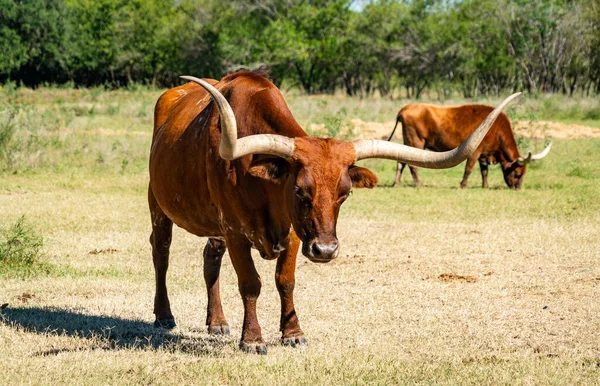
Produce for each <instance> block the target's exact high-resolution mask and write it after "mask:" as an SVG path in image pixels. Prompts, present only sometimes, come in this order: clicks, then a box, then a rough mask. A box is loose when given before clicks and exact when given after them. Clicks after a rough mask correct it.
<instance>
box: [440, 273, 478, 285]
mask: <svg viewBox="0 0 600 386" xmlns="http://www.w3.org/2000/svg"><path fill="white" fill-rule="evenodd" d="M438 280H439V281H441V282H443V283H451V282H456V281H464V282H467V283H477V278H476V277H474V276H462V275H457V274H455V273H442V274H441V275H440V276H438Z"/></svg>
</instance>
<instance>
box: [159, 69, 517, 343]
mask: <svg viewBox="0 0 600 386" xmlns="http://www.w3.org/2000/svg"><path fill="white" fill-rule="evenodd" d="M185 78H186V79H189V80H192V81H193V82H194V83H187V84H185V85H183V86H180V87H176V88H173V89H171V90H168V91H166V92H165V93H164V94H163V95H162V96H161V97H160V98H159V100H158V102H157V104H156V109H155V116H154V120H155V121H154V135H153V138H152V148H151V152H150V186H149V190H148V201H149V205H150V213H151V218H152V235H151V237H150V242H151V244H152V258H153V261H154V269H155V274H156V296H155V299H154V313H155V315H156V322H155V325H156V326H157V327H164V328H172V327H174V326H175V321H174V318H173V314H172V313H171V307H170V304H169V298H168V295H167V287H166V273H167V268H168V263H169V247H170V244H171V235H172V228H173V223H175V224H177V225H178V226H180V227H182V228H184V229H185V230H187V231H189V232H191V233H193V234H195V235H197V236H204V237H208V242H207V243H206V247H205V249H204V279H205V281H206V287H207V290H208V310H207V318H206V324H207V325H208V331H209V333H213V334H227V333H229V326H228V323H227V321H226V319H225V316H224V315H223V309H222V307H221V299H220V296H219V271H220V268H221V258H222V256H223V254H224V253H225V249H226V248H228V249H229V254H230V256H231V261H232V263H233V267H234V269H235V271H236V274H237V277H238V284H239V290H240V293H241V295H242V301H243V304H244V322H243V327H242V338H241V342H240V348H242V349H243V350H245V351H251V352H258V353H265V352H266V345H265V342H264V341H263V339H262V336H261V330H260V326H259V324H258V320H257V317H256V302H257V299H258V296H259V294H260V288H261V279H260V276H259V274H258V272H257V271H256V269H255V267H254V262H253V261H252V257H251V254H250V250H251V248H256V249H258V251H259V252H260V254H261V256H262V257H263V258H265V259H277V268H276V272H275V282H276V286H277V289H278V291H279V294H280V298H281V323H280V329H281V332H282V342H283V344H286V345H291V346H296V345H298V344H304V343H306V339H305V338H304V334H303V332H302V330H301V329H300V325H299V322H298V318H297V316H296V311H295V309H294V301H293V291H294V275H295V267H296V254H297V252H298V249H299V247H300V242H301V241H302V254H303V255H305V256H306V257H308V258H309V259H310V260H311V261H314V262H328V261H330V260H332V259H334V258H335V257H336V256H337V254H338V239H337V236H336V222H337V218H338V212H339V209H340V206H341V204H342V203H343V202H344V200H346V198H347V197H348V195H349V194H350V192H351V190H352V188H353V187H356V188H362V187H367V188H372V187H374V186H375V185H376V184H377V177H376V176H375V175H374V174H373V173H372V172H371V171H370V170H368V169H365V168H362V167H358V166H356V165H355V163H356V161H358V160H361V159H365V158H387V159H394V160H400V161H402V162H408V163H410V164H415V165H418V166H422V167H429V168H446V167H452V166H454V165H456V164H458V163H460V162H462V161H463V160H464V159H466V158H467V157H468V156H469V155H470V153H471V152H472V151H474V150H475V149H476V148H477V146H478V145H479V142H480V141H481V140H482V139H483V137H484V136H485V133H486V132H487V130H488V129H489V127H490V126H491V124H492V123H493V121H494V119H495V118H496V117H497V116H498V114H499V113H500V110H501V109H502V108H503V107H504V106H505V105H506V104H507V103H508V102H509V101H510V100H511V99H512V98H514V97H515V96H516V95H517V94H515V95H513V96H512V97H510V98H509V99H507V100H506V101H505V102H504V103H503V104H502V105H501V106H500V107H499V108H498V109H497V110H496V111H494V113H493V114H491V115H490V117H489V118H488V119H486V120H485V122H484V123H482V125H481V127H480V129H479V130H477V131H476V132H475V133H474V134H473V135H472V136H471V137H470V138H469V139H468V140H467V141H466V142H465V143H464V144H462V145H461V146H459V147H458V148H457V149H454V150H452V151H449V152H446V153H431V152H426V151H423V150H417V149H413V148H410V147H407V146H404V145H399V144H395V143H390V142H386V141H377V140H363V141H357V142H347V141H340V140H336V139H331V138H330V139H321V138H315V137H311V136H308V135H307V134H306V133H305V132H304V131H303V130H302V128H301V127H300V126H299V125H298V123H297V122H296V121H295V120H294V118H293V117H292V114H291V113H290V111H289V109H288V107H287V105H286V103H285V101H284V100H283V97H282V95H281V93H280V91H279V90H278V89H277V88H276V87H275V86H274V85H273V84H272V83H271V82H269V81H268V80H267V79H265V78H263V77H261V76H259V75H257V74H253V73H238V74H233V75H230V76H227V77H225V78H223V79H222V80H221V81H220V82H218V83H217V81H215V80H206V81H204V80H201V79H198V78H192V77H185ZM198 84H200V86H199V85H198ZM211 84H212V85H214V87H213V86H211ZM207 91H208V93H207ZM209 94H210V96H209ZM211 100H212V101H214V102H211ZM238 135H239V136H240V137H241V138H238Z"/></svg>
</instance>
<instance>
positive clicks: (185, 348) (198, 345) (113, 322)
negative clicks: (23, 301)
mask: <svg viewBox="0 0 600 386" xmlns="http://www.w3.org/2000/svg"><path fill="white" fill-rule="evenodd" d="M0 323H2V324H4V325H6V326H9V327H11V328H14V329H16V330H21V331H26V332H33V333H37V334H45V335H54V336H70V337H76V338H82V339H89V340H90V341H91V342H90V343H91V345H90V346H86V347H83V348H76V349H71V348H69V349H66V348H65V349H52V350H45V351H39V352H36V353H34V354H33V355H34V356H46V355H56V354H59V353H61V352H71V351H83V350H89V349H97V350H119V349H150V350H166V351H169V352H185V353H191V354H194V355H215V354H218V353H219V351H220V349H222V348H224V347H225V346H228V345H230V344H231V342H230V339H228V338H224V337H218V336H217V337H212V336H208V337H190V336H185V335H181V334H176V333H173V332H171V331H167V330H162V329H156V328H154V326H153V325H152V324H151V323H146V322H143V321H140V320H128V319H121V318H116V317H110V316H97V315H86V314H81V313H77V312H72V311H66V310H62V309H56V308H37V307H32V308H7V309H4V310H2V311H1V312H0Z"/></svg>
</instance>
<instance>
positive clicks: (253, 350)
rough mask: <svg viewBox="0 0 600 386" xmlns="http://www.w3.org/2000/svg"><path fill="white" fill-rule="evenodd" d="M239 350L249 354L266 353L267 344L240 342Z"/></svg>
mask: <svg viewBox="0 0 600 386" xmlns="http://www.w3.org/2000/svg"><path fill="white" fill-rule="evenodd" d="M240 350H242V351H243V352H245V353H249V354H259V355H267V345H266V344H265V343H264V342H253V343H245V342H240Z"/></svg>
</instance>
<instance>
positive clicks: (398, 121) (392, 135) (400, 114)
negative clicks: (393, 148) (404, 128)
mask: <svg viewBox="0 0 600 386" xmlns="http://www.w3.org/2000/svg"><path fill="white" fill-rule="evenodd" d="M398 123H402V113H398V117H397V118H396V124H395V125H394V130H392V134H390V137H389V138H388V139H387V140H388V141H391V140H392V138H393V137H394V133H396V128H397V127H398Z"/></svg>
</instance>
